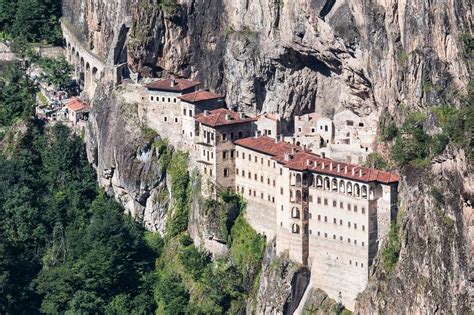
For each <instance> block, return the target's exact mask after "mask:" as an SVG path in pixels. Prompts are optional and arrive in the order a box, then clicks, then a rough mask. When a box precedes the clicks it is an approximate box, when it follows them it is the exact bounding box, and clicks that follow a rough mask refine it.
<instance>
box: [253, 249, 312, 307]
mask: <svg viewBox="0 0 474 315" xmlns="http://www.w3.org/2000/svg"><path fill="white" fill-rule="evenodd" d="M309 279H310V272H309V270H308V269H307V268H306V267H304V266H302V265H299V264H295V263H293V262H291V261H289V260H288V259H286V258H284V257H278V256H276V254H275V241H274V240H273V241H272V242H270V243H269V244H268V246H267V249H266V251H265V255H264V257H263V263H262V273H261V276H260V283H259V286H258V291H257V293H256V295H255V297H254V299H253V300H252V301H250V302H249V304H248V306H247V314H268V315H270V314H293V312H294V311H295V310H296V308H297V307H298V304H299V302H300V300H301V298H302V297H303V294H304V291H305V290H306V287H307V286H308V283H309Z"/></svg>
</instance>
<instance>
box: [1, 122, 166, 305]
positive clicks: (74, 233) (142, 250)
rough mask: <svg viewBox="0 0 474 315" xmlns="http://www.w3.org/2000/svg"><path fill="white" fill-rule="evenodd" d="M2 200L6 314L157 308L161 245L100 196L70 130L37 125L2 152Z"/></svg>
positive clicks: (2, 274)
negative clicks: (156, 266)
mask: <svg viewBox="0 0 474 315" xmlns="http://www.w3.org/2000/svg"><path fill="white" fill-rule="evenodd" d="M0 204H1V212H0V257H1V259H0V261H1V262H0V292H2V294H0V313H2V314H9V313H11V314H13V313H36V312H37V311H38V310H41V311H42V312H44V313H64V312H70V313H88V312H92V313H96V312H99V313H104V312H106V311H107V310H108V311H110V312H111V313H120V312H119V310H120V311H121V312H122V313H124V314H125V313H127V314H128V313H150V312H153V310H154V309H155V304H154V299H153V285H154V280H153V277H154V273H153V272H152V271H153V268H154V265H153V262H154V259H155V258H156V257H157V254H158V253H157V250H158V248H159V243H160V242H159V240H157V239H156V237H155V238H153V237H152V238H149V239H150V240H152V242H151V244H150V246H148V244H147V241H146V240H145V237H144V233H143V230H142V228H141V227H140V226H139V225H138V224H136V223H135V222H134V221H133V220H132V219H130V218H129V217H127V216H125V215H124V214H123V210H122V209H121V207H120V206H119V205H118V204H116V203H115V202H114V201H112V200H109V199H107V198H105V197H104V196H103V195H102V194H101V193H99V191H98V187H97V184H96V177H95V172H94V170H93V169H92V167H91V166H90V165H89V164H88V162H87V160H86V159H85V154H84V149H83V145H82V142H81V140H80V139H79V138H78V137H76V136H72V135H71V133H70V131H69V129H68V128H67V127H65V126H62V125H56V126H54V127H53V128H52V130H51V131H50V132H48V131H44V130H43V129H41V128H39V127H36V126H34V125H33V124H31V125H30V126H29V128H28V130H27V132H26V134H25V135H24V137H23V138H22V139H21V141H20V143H19V144H18V145H17V146H16V147H15V149H14V152H11V156H10V158H9V159H6V158H5V156H3V155H0ZM157 244H158V245H157ZM125 301H126V302H125Z"/></svg>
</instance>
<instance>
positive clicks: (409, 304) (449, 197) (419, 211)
mask: <svg viewBox="0 0 474 315" xmlns="http://www.w3.org/2000/svg"><path fill="white" fill-rule="evenodd" d="M404 173H405V174H404V175H405V176H403V177H402V178H403V181H402V182H401V194H400V209H401V211H403V212H404V215H403V219H402V222H400V226H401V231H400V235H401V250H400V256H399V261H398V263H397V265H396V267H395V269H394V270H393V271H392V272H390V271H387V270H385V269H384V266H383V262H382V261H381V260H379V261H378V262H377V263H376V264H375V266H374V268H373V269H372V275H371V279H370V281H369V285H368V287H367V289H366V290H365V292H364V293H363V294H362V295H361V296H360V297H359V303H358V306H357V309H356V313H358V314H379V313H389V314H394V313H398V314H400V313H401V314H413V313H419V314H435V313H453V314H467V313H469V312H470V310H472V308H473V305H472V300H471V294H472V291H471V290H472V282H473V276H472V274H470V272H471V271H472V270H473V267H474V265H473V260H472V254H473V247H472V239H473V238H472V236H473V224H472V217H473V214H474V211H473V208H472V203H473V201H474V198H473V197H474V178H473V175H472V172H469V169H468V164H467V163H466V158H465V155H464V152H462V151H458V150H455V149H454V148H452V147H451V148H448V149H447V152H446V153H445V155H444V156H442V157H440V158H438V159H437V161H435V162H434V163H433V164H432V165H431V167H430V168H428V169H425V170H419V169H407V170H406V171H405V172H404Z"/></svg>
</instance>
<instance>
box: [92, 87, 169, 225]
mask: <svg viewBox="0 0 474 315" xmlns="http://www.w3.org/2000/svg"><path fill="white" fill-rule="evenodd" d="M93 106H94V107H93V111H92V113H91V116H90V122H89V124H88V128H87V130H86V143H87V155H88V158H89V161H90V162H91V163H92V164H93V166H94V167H95V169H96V171H97V174H98V178H99V183H100V185H101V186H102V187H104V188H105V190H106V192H107V193H108V194H109V195H112V196H114V197H115V198H116V199H117V200H118V201H119V202H120V203H121V204H122V205H123V206H124V208H125V210H126V211H127V212H128V213H130V214H132V215H133V216H134V217H135V218H137V220H139V221H142V222H143V223H144V224H145V227H146V228H147V229H149V230H152V231H160V232H163V231H164V226H165V219H166V208H167V205H168V202H169V193H168V190H167V185H166V181H165V178H166V177H165V174H164V173H163V172H162V170H161V169H160V164H159V158H160V156H159V155H158V152H157V150H155V149H154V148H153V147H152V143H151V140H152V139H145V138H144V137H143V136H142V132H141V131H142V125H141V122H140V121H139V118H138V113H137V112H136V110H137V107H136V105H135V104H129V103H127V102H126V101H125V100H123V99H121V98H120V96H119V95H118V94H117V93H116V91H115V90H114V88H113V87H112V86H107V87H103V86H101V87H99V89H98V91H97V95H96V97H95V100H94V103H93Z"/></svg>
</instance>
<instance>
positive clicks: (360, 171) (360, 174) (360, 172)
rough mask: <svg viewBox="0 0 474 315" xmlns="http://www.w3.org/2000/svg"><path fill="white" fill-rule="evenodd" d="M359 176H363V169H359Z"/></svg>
mask: <svg viewBox="0 0 474 315" xmlns="http://www.w3.org/2000/svg"><path fill="white" fill-rule="evenodd" d="M359 177H362V169H360V170H359Z"/></svg>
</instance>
